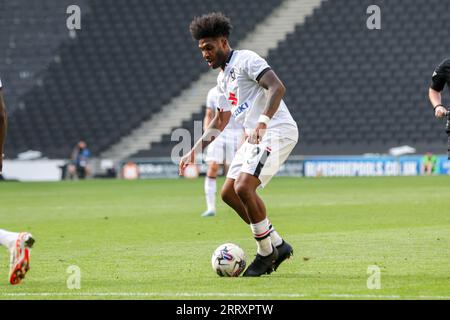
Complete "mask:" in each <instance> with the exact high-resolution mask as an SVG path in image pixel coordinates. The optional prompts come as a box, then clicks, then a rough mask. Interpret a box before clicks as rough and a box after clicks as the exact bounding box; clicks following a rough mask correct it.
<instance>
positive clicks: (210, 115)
mask: <svg viewBox="0 0 450 320" xmlns="http://www.w3.org/2000/svg"><path fill="white" fill-rule="evenodd" d="M213 118H214V111H213V109H212V108H210V107H206V112H205V118H204V119H203V132H204V131H206V129H207V128H208V127H209V124H210V123H211V121H212V119H213Z"/></svg>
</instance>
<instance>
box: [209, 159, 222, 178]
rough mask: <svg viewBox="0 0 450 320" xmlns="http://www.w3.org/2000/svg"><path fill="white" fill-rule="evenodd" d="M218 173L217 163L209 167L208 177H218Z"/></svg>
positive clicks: (212, 163)
mask: <svg viewBox="0 0 450 320" xmlns="http://www.w3.org/2000/svg"><path fill="white" fill-rule="evenodd" d="M217 171H219V165H218V164H217V163H215V162H211V163H210V164H209V165H208V172H207V175H208V177H217Z"/></svg>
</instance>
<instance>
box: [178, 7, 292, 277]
mask: <svg viewBox="0 0 450 320" xmlns="http://www.w3.org/2000/svg"><path fill="white" fill-rule="evenodd" d="M231 28H232V26H231V22H230V20H229V18H227V17H226V16H224V15H223V14H222V13H210V14H207V15H204V16H201V17H196V18H195V19H194V20H193V21H192V22H191V25H190V32H191V34H192V36H193V38H194V39H195V40H197V41H198V47H199V49H200V50H201V52H202V55H203V58H204V59H205V60H206V62H207V63H208V66H209V67H211V68H213V69H217V68H221V72H220V73H219V75H218V77H217V90H218V92H219V102H218V103H219V106H220V112H217V115H216V116H215V117H214V119H213V120H212V121H211V124H210V126H209V127H208V129H207V130H206V131H205V133H204V134H203V136H202V137H201V138H200V139H199V140H198V141H197V143H196V144H195V145H194V147H193V148H192V149H191V151H190V152H189V153H188V154H186V155H185V156H184V157H183V158H181V160H180V174H181V175H183V171H184V169H185V168H186V167H187V166H188V165H189V164H190V163H192V162H193V161H194V159H195V153H196V152H199V151H200V150H203V148H205V147H206V146H207V145H208V144H209V143H210V141H208V140H209V139H210V137H211V136H212V135H215V134H216V130H220V131H222V130H223V129H224V128H225V126H226V125H227V124H228V122H229V120H230V117H231V116H233V117H234V118H235V120H236V121H237V122H239V123H241V124H242V125H243V126H244V128H245V133H246V135H248V138H247V139H246V141H245V142H244V144H243V145H242V146H241V147H240V148H239V150H238V151H237V153H236V155H235V157H234V158H233V161H232V163H231V165H230V169H229V171H228V174H227V179H226V181H225V183H224V186H223V188H222V199H223V200H224V201H225V202H226V203H227V204H228V205H229V206H230V207H232V208H233V209H234V210H235V211H236V212H237V213H238V214H239V216H240V217H241V218H242V220H244V221H245V222H246V223H247V224H249V225H250V228H251V230H252V233H253V237H254V238H255V240H256V243H257V254H256V258H255V259H254V260H253V262H252V263H251V264H250V266H249V267H248V268H247V270H245V272H244V274H243V276H244V277H259V276H261V275H263V274H270V273H271V272H272V271H274V270H276V269H277V268H278V266H279V265H280V264H281V263H282V262H283V261H284V260H286V259H287V258H289V257H290V256H291V255H292V253H293V249H292V247H291V246H290V245H289V244H288V243H287V242H285V241H284V240H283V239H282V238H281V237H280V235H279V234H278V233H277V232H276V231H275V229H274V228H273V226H272V224H271V223H270V222H269V220H268V218H267V213H266V208H265V205H264V202H263V201H262V199H261V198H260V197H259V196H258V194H257V193H256V189H257V188H258V187H260V186H261V187H265V186H266V185H267V184H268V182H269V181H270V180H271V179H272V177H273V176H274V175H275V174H276V173H277V172H278V170H279V168H280V166H281V165H282V164H283V163H284V161H285V160H286V159H287V158H288V156H289V154H290V153H291V152H292V150H293V149H294V147H295V145H296V144H297V141H298V128H297V124H296V122H295V121H294V119H293V118H292V116H291V114H290V113H289V110H288V109H287V107H286V104H285V103H284V102H283V100H282V98H283V96H284V93H285V91H286V89H285V87H284V85H283V83H282V82H281V81H280V79H279V78H278V77H277V75H276V74H275V72H274V71H273V70H272V69H271V68H270V66H269V65H268V64H267V62H266V60H264V59H263V58H261V57H260V56H259V55H258V54H256V53H255V52H253V51H250V50H232V49H231V47H230V45H229V42H228V38H229V35H230V31H231Z"/></svg>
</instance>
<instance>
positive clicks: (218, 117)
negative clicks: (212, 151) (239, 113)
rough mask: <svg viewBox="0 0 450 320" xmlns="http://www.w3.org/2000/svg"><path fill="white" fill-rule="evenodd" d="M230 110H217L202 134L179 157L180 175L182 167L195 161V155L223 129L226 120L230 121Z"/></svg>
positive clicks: (182, 170)
mask: <svg viewBox="0 0 450 320" xmlns="http://www.w3.org/2000/svg"><path fill="white" fill-rule="evenodd" d="M230 117H231V111H217V112H216V114H215V116H214V118H213V119H212V120H211V122H210V123H209V126H208V127H207V128H206V130H205V132H204V133H203V135H202V136H201V137H200V139H198V140H197V142H196V143H195V144H194V146H193V147H192V149H191V150H190V151H189V152H188V153H187V154H186V155H185V156H183V157H182V158H181V160H180V164H179V174H180V176H182V175H183V174H184V169H185V168H186V167H187V166H188V165H189V164H191V163H194V161H195V155H196V154H197V153H198V152H201V151H202V150H203V149H205V148H206V147H207V146H208V145H209V144H210V143H211V142H213V141H214V139H215V138H217V137H218V136H219V134H220V132H222V131H223V129H225V127H226V126H227V124H228V122H229V121H230Z"/></svg>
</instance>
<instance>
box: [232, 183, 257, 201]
mask: <svg viewBox="0 0 450 320" xmlns="http://www.w3.org/2000/svg"><path fill="white" fill-rule="evenodd" d="M234 191H235V192H236V194H237V195H238V196H239V198H241V200H246V199H249V198H251V196H252V194H253V190H252V189H251V188H249V186H248V185H246V184H244V183H242V182H238V181H237V182H236V183H235V184H234Z"/></svg>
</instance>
